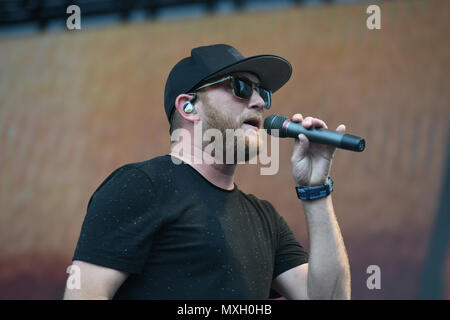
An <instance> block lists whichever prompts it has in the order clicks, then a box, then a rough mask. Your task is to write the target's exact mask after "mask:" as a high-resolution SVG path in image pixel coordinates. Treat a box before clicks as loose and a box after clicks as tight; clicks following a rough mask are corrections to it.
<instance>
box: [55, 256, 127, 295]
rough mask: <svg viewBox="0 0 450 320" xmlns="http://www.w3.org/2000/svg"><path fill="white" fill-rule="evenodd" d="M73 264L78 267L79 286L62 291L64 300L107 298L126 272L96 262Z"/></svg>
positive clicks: (124, 276)
mask: <svg viewBox="0 0 450 320" xmlns="http://www.w3.org/2000/svg"><path fill="white" fill-rule="evenodd" d="M73 265H76V266H78V267H79V270H80V280H81V286H80V288H79V289H68V287H67V286H66V290H65V292H64V300H91V299H92V300H109V299H112V297H113V296H114V294H115V293H116V291H117V289H119V287H120V286H121V285H122V283H123V282H124V281H125V279H126V278H127V277H128V274H127V273H125V272H122V271H118V270H115V269H110V268H106V267H103V266H99V265H96V264H92V263H88V262H84V261H77V260H75V261H74V262H73Z"/></svg>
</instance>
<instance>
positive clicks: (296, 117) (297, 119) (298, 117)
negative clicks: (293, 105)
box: [291, 113, 303, 123]
mask: <svg viewBox="0 0 450 320" xmlns="http://www.w3.org/2000/svg"><path fill="white" fill-rule="evenodd" d="M291 119H292V121H293V122H299V123H301V122H302V121H303V116H302V114H301V113H296V114H294V115H293V116H292V118H291Z"/></svg>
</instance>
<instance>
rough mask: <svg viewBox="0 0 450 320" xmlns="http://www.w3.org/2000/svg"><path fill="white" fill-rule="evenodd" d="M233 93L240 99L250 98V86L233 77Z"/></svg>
mask: <svg viewBox="0 0 450 320" xmlns="http://www.w3.org/2000/svg"><path fill="white" fill-rule="evenodd" d="M233 88H234V93H235V94H236V95H237V96H238V97H239V98H242V99H250V97H251V96H252V91H253V89H252V86H251V84H249V83H246V82H245V81H243V80H241V79H233Z"/></svg>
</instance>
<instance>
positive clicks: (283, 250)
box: [267, 202, 309, 299]
mask: <svg viewBox="0 0 450 320" xmlns="http://www.w3.org/2000/svg"><path fill="white" fill-rule="evenodd" d="M267 205H269V207H270V208H271V210H273V214H274V215H275V217H276V218H275V219H276V220H277V223H276V226H277V239H278V243H277V246H276V251H275V261H274V269H273V276H272V279H275V278H276V277H278V276H279V275H280V274H282V273H283V272H285V271H288V270H289V269H292V268H295V267H297V266H299V265H302V264H304V263H307V262H308V258H309V255H308V252H306V250H305V249H304V248H303V246H302V245H301V244H300V243H299V242H298V241H297V239H296V238H295V236H294V234H293V233H292V231H291V229H290V228H289V226H288V224H287V223H286V221H285V220H284V219H283V217H282V216H281V215H280V214H279V213H278V212H277V211H276V210H275V208H273V206H272V205H271V204H270V203H269V202H267ZM269 297H270V298H271V299H273V298H279V297H281V295H280V294H278V292H276V291H275V290H273V289H271V290H270V296H269Z"/></svg>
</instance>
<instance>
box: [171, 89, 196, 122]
mask: <svg viewBox="0 0 450 320" xmlns="http://www.w3.org/2000/svg"><path fill="white" fill-rule="evenodd" d="M192 98H194V96H193V95H190V94H184V93H183V94H180V95H179V96H178V97H177V98H176V99H175V108H176V109H177V112H178V113H179V114H180V116H181V117H182V118H183V119H185V120H186V121H189V122H196V121H199V120H200V116H199V115H198V113H197V112H195V111H194V112H192V113H186V112H185V111H184V105H185V104H186V103H187V102H189V101H190V100H192ZM195 102H196V101H193V102H192V104H193V105H194V106H195Z"/></svg>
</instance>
